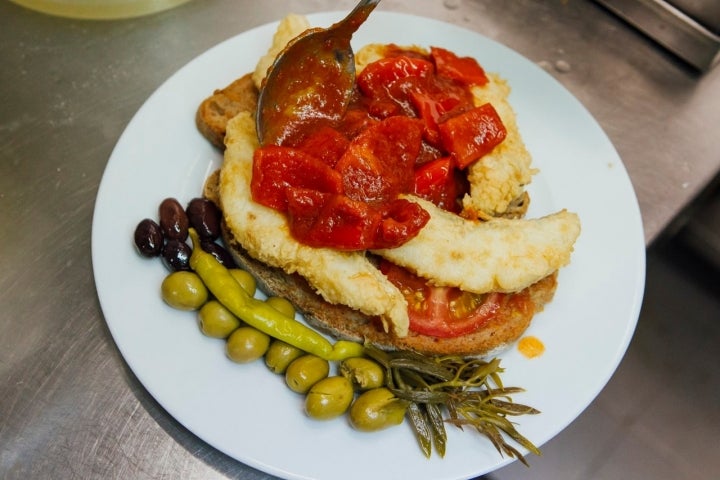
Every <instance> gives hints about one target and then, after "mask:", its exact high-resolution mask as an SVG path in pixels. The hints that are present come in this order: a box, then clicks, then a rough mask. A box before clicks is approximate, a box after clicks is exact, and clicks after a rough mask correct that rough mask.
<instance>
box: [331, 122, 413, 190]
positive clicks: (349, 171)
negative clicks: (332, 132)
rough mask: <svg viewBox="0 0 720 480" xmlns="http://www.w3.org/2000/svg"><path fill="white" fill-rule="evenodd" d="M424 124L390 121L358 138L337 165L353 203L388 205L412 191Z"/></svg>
mask: <svg viewBox="0 0 720 480" xmlns="http://www.w3.org/2000/svg"><path fill="white" fill-rule="evenodd" d="M422 129H423V125H422V121H420V120H417V119H412V118H408V117H390V118H387V119H385V120H383V121H381V122H379V123H377V124H375V125H372V126H370V127H368V129H367V130H365V131H364V132H362V133H361V134H360V135H358V136H357V137H355V139H353V140H352V141H351V142H350V146H349V147H348V149H347V151H346V152H345V154H344V155H343V156H342V158H341V159H340V161H338V163H337V164H336V165H335V169H336V170H337V171H338V172H340V174H341V176H342V178H343V189H344V193H345V194H346V195H347V196H349V197H350V198H352V199H354V200H361V201H366V202H378V201H389V200H393V199H395V198H396V197H397V196H398V195H399V194H400V193H409V192H411V191H412V183H413V169H414V166H415V159H416V158H417V157H418V155H419V153H420V148H421V144H422Z"/></svg>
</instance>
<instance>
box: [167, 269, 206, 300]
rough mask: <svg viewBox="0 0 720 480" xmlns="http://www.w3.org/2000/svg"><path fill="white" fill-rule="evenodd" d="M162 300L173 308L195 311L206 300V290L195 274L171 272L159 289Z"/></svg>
mask: <svg viewBox="0 0 720 480" xmlns="http://www.w3.org/2000/svg"><path fill="white" fill-rule="evenodd" d="M160 291H161V293H162V298H163V300H165V302H166V303H167V304H168V305H170V306H171V307H173V308H177V309H179V310H197V309H198V308H200V307H202V306H203V304H205V302H206V301H207V299H208V289H207V287H206V286H205V284H204V283H203V281H202V280H201V279H200V277H199V276H198V275H197V274H196V273H195V272H189V271H186V270H181V271H177V272H172V273H171V274H169V275H168V276H167V277H165V279H164V280H163V282H162V285H161V287H160Z"/></svg>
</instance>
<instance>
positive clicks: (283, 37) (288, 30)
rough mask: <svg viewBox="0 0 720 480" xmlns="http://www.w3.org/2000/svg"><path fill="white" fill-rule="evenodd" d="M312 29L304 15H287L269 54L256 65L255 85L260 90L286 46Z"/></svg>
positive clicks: (274, 36) (253, 77)
mask: <svg viewBox="0 0 720 480" xmlns="http://www.w3.org/2000/svg"><path fill="white" fill-rule="evenodd" d="M308 28H310V22H308V20H307V18H305V17H304V16H303V15H295V14H292V13H291V14H289V15H286V16H285V17H284V18H283V19H282V20H281V21H280V24H279V25H278V27H277V30H275V34H274V35H273V41H272V44H271V45H270V48H269V49H268V51H267V53H266V54H265V55H263V56H262V57H261V58H260V60H259V61H258V63H257V65H255V71H254V72H253V74H252V80H253V83H255V87H256V88H257V89H258V90H259V89H260V86H261V85H262V81H263V80H264V79H265V75H266V74H267V71H268V69H269V68H270V67H271V66H272V64H273V62H274V61H275V57H277V54H278V53H280V51H281V50H282V49H283V48H285V45H287V43H288V42H289V41H290V40H292V39H293V38H295V37H297V36H298V35H300V34H301V33H302V32H304V31H305V30H307V29H308Z"/></svg>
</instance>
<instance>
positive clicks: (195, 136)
mask: <svg viewBox="0 0 720 480" xmlns="http://www.w3.org/2000/svg"><path fill="white" fill-rule="evenodd" d="M341 16H342V14H341V13H340V12H333V13H324V14H316V15H310V16H309V19H310V21H311V23H312V24H313V25H318V26H326V25H330V24H331V23H333V22H335V21H337V20H338V19H339V18H341ZM398 25H402V26H403V28H397V26H398ZM276 26H277V25H276V24H269V25H265V26H262V27H259V28H256V29H253V30H250V31H248V32H245V33H242V34H240V35H238V36H236V37H233V38H231V39H229V40H227V41H225V42H223V43H221V44H219V45H217V46H216V47H214V48H212V49H210V50H208V51H207V52H205V53H204V54H202V55H200V56H199V57H197V58H196V59H194V60H193V61H191V62H190V63H189V64H187V65H186V66H185V67H183V68H182V69H180V70H179V71H178V72H177V73H176V74H174V75H173V76H172V77H171V78H169V79H168V80H167V81H166V82H165V83H164V84H163V85H162V86H161V87H160V88H158V90H157V91H156V92H155V93H154V94H153V95H152V96H151V97H150V98H149V99H148V100H147V102H146V103H145V104H144V105H143V106H142V108H141V109H140V110H139V111H138V112H137V114H136V115H135V117H134V118H133V119H132V121H131V122H130V124H129V125H128V126H127V129H126V130H125V132H124V133H123V135H122V137H121V138H120V140H119V141H118V143H117V146H116V147H115V150H114V151H113V153H112V156H111V158H110V160H109V162H108V165H107V168H106V170H105V173H104V176H103V179H102V184H101V185H100V189H99V192H98V196H97V203H96V207H95V215H94V220H93V237H92V245H93V252H92V254H93V266H94V273H95V281H96V285H97V291H98V296H99V299H100V303H101V306H102V310H103V312H104V315H105V319H106V321H107V324H108V326H109V328H110V331H111V333H112V335H113V338H114V340H115V342H116V343H117V345H118V347H119V349H120V352H121V353H122V355H123V357H124V358H125V360H126V361H127V363H128V365H129V366H130V368H131V369H132V370H133V372H134V373H135V374H136V375H137V378H138V379H139V380H140V381H141V382H142V384H143V385H144V386H145V388H147V390H148V392H149V393H150V394H151V395H152V396H153V397H154V398H155V399H157V401H158V402H159V403H160V404H161V405H162V406H163V407H164V408H165V409H166V410H167V411H168V412H169V413H170V414H171V415H172V416H173V417H174V418H176V419H177V420H178V421H179V422H181V423H182V424H183V425H185V426H186V427H187V428H188V429H189V430H191V431H192V432H194V433H195V434H196V435H197V436H198V437H200V438H202V439H203V440H204V441H206V442H207V443H208V444H210V445H212V446H214V447H215V448H217V449H219V450H221V451H222V452H224V453H226V454H228V455H230V456H231V457H233V458H235V459H237V460H239V461H240V462H244V463H246V464H248V465H251V466H253V467H255V468H258V469H260V470H263V471H265V472H268V473H271V474H273V475H277V476H280V477H285V478H292V479H300V478H302V479H310V478H312V479H328V480H330V479H332V480H334V479H336V478H344V479H345V480H353V479H366V478H373V479H375V480H380V479H384V478H387V479H396V478H412V479H414V480H422V479H433V480H441V479H460V478H472V477H476V476H479V475H482V474H484V473H487V472H490V471H492V470H494V469H496V468H498V467H500V466H503V465H505V464H507V463H508V462H510V461H512V459H510V458H507V457H503V456H501V455H500V454H499V453H498V452H497V451H496V450H495V449H494V447H493V446H492V445H491V444H490V443H489V441H488V440H487V439H485V438H484V437H482V436H480V435H478V434H476V433H475V432H472V431H469V430H466V431H459V430H457V429H455V428H452V427H450V428H449V429H448V437H449V438H448V449H447V450H448V451H447V454H446V456H445V457H444V458H439V457H438V456H433V457H431V458H429V459H428V458H425V456H423V454H422V453H421V451H420V449H419V447H418V445H417V443H416V441H415V438H414V436H413V433H412V431H411V429H410V427H409V426H408V425H407V424H403V425H401V426H399V427H396V428H392V429H389V430H386V431H383V432H378V433H372V434H368V433H359V432H357V431H355V430H353V429H352V428H351V427H350V426H349V425H348V424H347V422H346V420H345V419H342V418H341V419H336V420H333V421H329V422H318V421H313V420H310V419H308V418H307V417H306V416H305V415H304V413H303V411H302V405H303V403H302V398H301V397H300V396H299V395H296V394H294V393H292V392H291V391H290V390H288V388H287V387H286V386H285V385H284V383H283V380H282V378H281V377H279V376H276V375H274V374H272V373H270V372H269V371H268V370H267V368H266V367H265V366H264V364H263V363H262V362H255V363H253V364H249V365H238V364H234V363H232V362H231V361H229V360H228V359H227V358H226V357H225V355H224V345H223V342H222V341H221V340H215V339H210V338H207V337H205V336H203V335H202V334H201V333H200V331H199V329H198V326H197V322H196V317H195V314H193V313H188V312H180V311H176V310H173V309H171V308H170V307H168V306H166V305H165V304H164V303H163V301H162V300H161V298H160V293H159V288H160V283H161V281H162V279H163V277H164V276H165V274H166V271H165V268H164V267H163V266H162V264H161V262H160V261H150V260H147V259H144V258H141V257H140V256H139V255H138V254H137V253H136V251H135V249H134V248H133V245H132V233H133V231H134V228H135V226H136V225H137V223H138V222H139V221H140V220H141V219H143V218H146V217H151V218H156V217H157V206H158V205H159V203H160V202H161V201H162V199H163V198H165V197H175V198H177V199H178V200H180V201H181V202H182V203H186V202H188V201H189V200H190V199H191V198H193V197H195V196H198V195H200V193H201V189H202V184H203V181H204V180H205V178H206V177H207V176H208V174H210V172H212V171H213V170H214V169H216V168H217V167H218V166H219V165H220V161H221V155H220V153H219V152H218V151H217V150H216V149H214V148H213V147H211V146H210V144H209V143H208V142H207V141H206V140H205V139H204V138H203V137H202V136H201V135H200V134H199V133H198V131H197V130H196V128H195V124H194V115H195V110H196V108H197V106H198V104H199V103H200V102H201V101H202V100H203V99H204V98H205V97H206V96H208V95H209V94H210V93H212V92H213V90H214V89H216V88H219V87H223V86H225V85H227V84H229V83H230V82H231V81H232V80H234V79H236V78H237V77H239V76H241V75H243V74H245V73H247V72H249V71H252V70H254V67H255V63H256V61H257V60H258V58H259V57H260V56H261V55H262V54H263V53H264V52H265V51H266V50H267V48H268V46H269V45H270V43H271V38H272V35H273V33H274V31H275V28H276ZM374 42H380V43H391V42H394V43H397V44H400V45H408V44H417V45H421V46H426V47H429V46H431V45H435V46H440V47H443V48H446V49H449V50H452V51H454V52H456V53H457V54H459V55H462V56H465V55H469V56H472V57H475V58H476V59H477V60H478V61H479V62H480V63H481V65H483V67H484V68H485V69H486V70H488V71H491V72H497V73H499V74H501V75H502V76H503V77H504V78H506V79H507V81H508V82H509V84H510V86H511V87H512V94H511V98H510V101H511V103H512V105H513V106H514V108H515V110H516V113H517V121H518V124H519V126H520V131H521V133H522V135H523V138H524V140H525V142H526V144H527V147H528V149H529V150H530V152H531V154H532V155H533V161H534V165H535V166H536V167H537V168H539V170H540V171H539V173H538V174H537V176H536V177H535V178H534V180H533V183H532V184H531V186H530V188H529V191H530V195H531V197H532V207H531V209H530V211H529V212H528V216H530V217H534V216H541V215H545V214H548V213H551V212H555V211H557V210H560V209H563V208H566V209H568V210H570V211H574V212H577V213H578V214H579V216H580V219H581V221H582V228H583V230H582V234H581V236H580V238H579V240H578V242H577V244H576V248H575V252H574V254H573V257H572V263H571V264H570V265H569V266H568V267H566V268H564V269H562V271H561V273H560V276H559V282H560V284H559V288H558V289H557V294H556V297H555V299H554V301H553V302H552V303H551V304H550V305H548V307H547V308H546V309H545V310H544V311H543V312H542V313H541V314H539V315H537V316H536V318H535V319H534V321H533V323H532V326H531V327H530V330H529V331H528V332H527V334H530V335H534V336H536V337H538V338H539V339H540V340H541V341H542V342H543V343H544V344H545V347H546V351H545V353H544V354H543V355H542V356H540V357H536V358H534V359H528V358H525V357H524V356H523V355H521V354H520V353H519V352H518V351H517V350H516V349H515V348H512V349H510V350H508V351H507V352H505V353H503V354H502V355H501V359H502V366H503V367H504V368H505V370H506V371H505V373H504V377H503V378H504V381H505V384H506V385H508V386H520V387H523V388H525V389H526V392H525V393H522V394H518V395H516V396H515V397H514V400H515V401H517V402H520V403H525V404H529V405H532V406H534V407H536V408H538V409H539V410H541V411H542V413H541V414H540V415H535V416H524V417H519V418H518V419H517V424H518V429H519V430H520V431H521V432H522V433H523V434H524V435H525V436H527V437H528V438H529V439H530V440H531V441H533V442H534V443H535V444H536V445H542V444H543V443H545V442H546V441H547V440H549V439H550V438H552V437H553V436H554V435H556V434H557V433H558V432H560V431H561V430H562V429H563V428H565V427H566V426H567V425H568V424H569V423H570V422H571V421H573V419H575V418H576V417H577V415H579V414H580V413H581V412H582V411H583V410H584V409H585V408H586V407H587V405H588V404H589V403H590V402H591V401H592V400H593V399H594V398H595V396H596V395H597V394H598V392H599V391H600V390H601V389H602V388H603V386H604V385H605V384H606V382H607V381H608V379H609V378H610V376H611V375H612V374H613V372H614V370H615V368H616V367H617V365H618V363H619V362H620V360H621V358H622V356H623V354H624V352H625V350H626V348H627V345H628V343H629V341H630V338H631V336H632V333H633V331H634V328H635V324H636V322H637V318H638V314H639V310H640V305H641V300H642V293H643V288H644V278H645V246H644V240H643V231H642V224H641V219H640V213H639V209H638V204H637V199H636V197H635V194H634V191H633V188H632V185H631V183H630V180H629V178H628V175H627V172H626V170H625V168H624V166H623V163H622V161H621V160H620V158H619V157H618V154H617V153H616V151H615V149H614V148H613V146H612V144H611V143H610V141H609V140H608V138H607V137H606V135H605V134H604V132H603V131H602V129H601V128H600V127H599V126H598V124H597V123H596V122H595V121H594V119H593V118H592V117H591V115H590V114H589V113H588V112H587V111H586V110H585V109H584V108H583V106H582V105H581V104H580V103H579V102H578V101H577V100H576V99H575V98H574V97H573V96H572V95H571V94H570V93H568V92H567V91H566V90H565V89H564V88H563V87H562V86H561V85H559V84H558V83H557V82H556V81H555V80H554V79H553V78H552V77H551V76H550V75H548V74H547V73H546V72H545V71H543V70H542V69H541V68H539V67H538V66H537V65H535V64H534V63H532V62H530V61H528V60H527V59H525V58H523V57H522V56H520V55H518V54H517V53H515V52H514V51H512V50H510V49H508V48H507V47H505V46H503V45H500V44H498V43H496V42H494V41H492V40H489V39H487V38H485V37H483V36H482V35H479V34H477V33H475V32H472V31H469V30H465V29H462V28H459V27H457V26H454V25H451V24H447V23H443V22H439V21H436V20H431V19H427V18H421V17H416V16H411V15H405V14H399V13H387V12H383V11H376V12H374V13H373V14H372V15H371V16H370V18H369V19H368V21H367V23H365V24H364V25H363V26H362V27H361V28H360V30H359V31H358V32H357V33H356V34H355V37H354V39H353V44H354V46H355V48H356V49H357V48H359V47H360V46H362V45H365V44H367V43H374ZM608 192H612V195H609V194H608ZM529 461H530V462H532V457H530V458H529Z"/></svg>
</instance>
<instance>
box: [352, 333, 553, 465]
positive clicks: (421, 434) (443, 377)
mask: <svg viewBox="0 0 720 480" xmlns="http://www.w3.org/2000/svg"><path fill="white" fill-rule="evenodd" d="M365 354H366V355H367V356H369V357H371V358H373V359H374V360H375V361H377V362H378V363H380V364H381V365H382V366H383V367H384V368H385V370H386V376H385V378H386V386H387V388H389V389H390V390H391V391H392V392H393V394H394V395H395V396H397V397H398V398H402V399H405V400H408V401H410V406H409V407H408V411H407V417H408V420H409V421H410V423H411V424H412V426H413V429H414V431H415V436H416V437H417V440H418V443H419V445H420V448H421V449H422V451H423V453H424V454H425V456H426V457H430V455H432V451H433V448H434V449H435V451H436V452H437V453H438V454H439V455H440V456H441V457H442V456H444V455H445V448H446V444H447V432H446V430H445V424H451V425H455V426H457V427H459V428H460V429H463V427H466V426H467V427H471V428H474V429H475V430H476V431H478V432H479V433H480V434H482V435H484V436H486V437H487V438H488V439H489V440H490V442H492V444H493V445H494V446H495V448H496V449H497V450H498V452H500V454H501V455H502V454H505V455H508V456H510V457H514V458H517V459H518V460H520V461H521V462H522V463H523V464H525V465H528V463H527V461H526V460H525V458H524V457H523V455H522V454H521V453H520V452H519V451H518V450H517V448H515V447H513V446H512V445H511V444H509V443H508V441H507V440H506V438H507V437H509V438H510V439H512V440H513V441H515V442H516V443H517V444H519V445H522V446H523V447H525V448H526V449H527V450H528V451H529V452H532V453H534V454H536V455H540V450H539V449H538V448H537V447H536V446H535V445H533V443H532V442H531V441H530V440H528V439H527V438H525V437H524V436H523V435H522V434H520V432H518V431H517V429H516V428H515V426H514V424H513V422H511V421H510V420H509V419H508V417H509V416H517V415H528V414H537V413H540V412H539V411H538V410H536V409H534V408H533V407H530V406H527V405H522V404H519V403H515V402H513V401H512V399H511V397H510V396H511V395H512V394H515V393H520V392H523V391H524V390H523V389H522V388H518V387H505V386H504V385H503V383H502V379H501V378H500V374H501V373H502V372H503V368H501V367H500V359H498V358H494V359H492V360H489V361H486V360H482V359H477V358H462V357H458V356H437V357H429V356H424V355H419V354H416V353H413V352H406V351H398V352H386V351H383V350H380V349H378V348H376V347H373V346H370V345H366V346H365Z"/></svg>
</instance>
